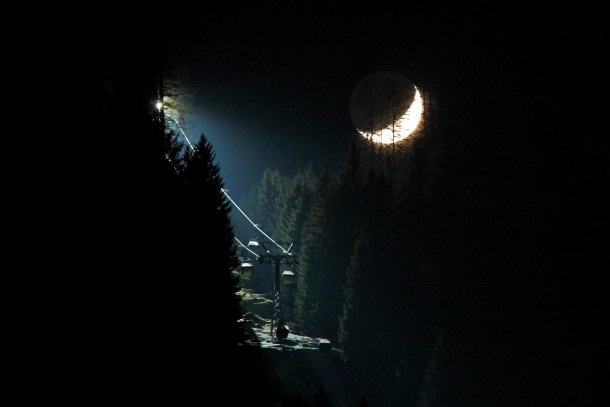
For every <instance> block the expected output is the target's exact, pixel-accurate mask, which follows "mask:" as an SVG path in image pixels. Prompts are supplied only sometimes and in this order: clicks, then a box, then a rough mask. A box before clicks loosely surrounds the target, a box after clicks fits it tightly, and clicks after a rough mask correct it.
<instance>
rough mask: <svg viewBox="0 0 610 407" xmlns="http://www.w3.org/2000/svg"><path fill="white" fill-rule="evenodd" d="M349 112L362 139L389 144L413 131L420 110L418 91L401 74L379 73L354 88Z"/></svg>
mask: <svg viewBox="0 0 610 407" xmlns="http://www.w3.org/2000/svg"><path fill="white" fill-rule="evenodd" d="M349 110H350V116H351V118H352V121H353V123H354V126H356V129H357V130H358V132H359V133H360V134H361V135H362V136H363V137H365V138H366V139H367V140H371V141H373V142H375V143H380V144H392V143H397V142H399V141H402V140H404V139H406V138H407V137H408V136H409V135H411V134H412V133H413V132H414V131H415V130H416V129H417V127H418V126H419V124H420V122H421V119H422V114H423V110H424V108H423V104H422V99H421V95H420V93H419V90H418V89H417V88H416V87H415V85H413V83H411V81H409V80H408V79H407V78H406V77H405V76H404V75H401V74H400V73H398V72H393V71H380V72H375V73H373V74H370V75H368V76H366V77H365V78H364V79H362V80H361V81H360V82H359V83H358V85H356V87H355V88H354V91H353V92H352V96H351V99H350V108H349Z"/></svg>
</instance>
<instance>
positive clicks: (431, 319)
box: [251, 16, 609, 405]
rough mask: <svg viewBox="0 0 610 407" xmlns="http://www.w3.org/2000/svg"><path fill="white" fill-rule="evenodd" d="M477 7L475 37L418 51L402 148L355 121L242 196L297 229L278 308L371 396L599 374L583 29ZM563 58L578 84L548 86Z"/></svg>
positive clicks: (440, 398)
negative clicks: (545, 30)
mask: <svg viewBox="0 0 610 407" xmlns="http://www.w3.org/2000/svg"><path fill="white" fill-rule="evenodd" d="M513 17H515V19H514V20H511V22H512V23H514V24H515V27H520V28H522V29H524V30H534V29H533V27H534V26H535V25H536V23H534V22H533V21H530V20H529V19H527V18H524V19H521V16H519V18H517V16H513ZM493 21H494V20H493V19H491V20H490V21H489V22H483V21H481V22H479V23H478V25H475V26H474V27H472V30H466V31H467V32H469V33H471V31H472V32H474V31H476V29H477V27H479V28H480V27H484V28H485V29H488V30H489V32H490V36H489V37H485V38H480V41H479V42H475V43H473V44H470V43H469V44H462V46H463V47H462V48H460V47H454V48H450V49H445V53H443V54H442V55H437V56H434V55H426V56H425V57H426V58H424V60H427V61H429V62H430V61H433V60H434V58H435V57H436V58H438V60H437V61H436V62H437V63H436V64H435V63H430V65H429V68H430V70H429V73H427V74H426V77H425V78H423V79H422V80H423V81H424V82H425V81H426V80H429V81H430V82H431V83H434V84H436V85H435V87H433V88H432V89H433V91H430V88H426V86H422V90H423V91H424V92H427V94H426V95H425V98H426V100H427V103H431V105H428V114H429V116H427V117H426V120H427V123H426V126H428V127H427V128H426V130H425V131H424V133H423V134H422V135H421V137H417V138H415V139H414V140H413V141H412V143H410V144H409V148H407V149H398V151H394V154H391V153H390V154H388V153H387V152H379V151H376V150H375V149H371V147H370V145H363V144H361V143H362V142H363V141H362V140H360V139H358V138H357V137H356V138H355V139H354V142H353V144H352V146H351V148H350V149H349V152H348V154H347V155H346V158H345V160H344V165H343V168H342V169H341V171H339V172H338V173H333V171H331V170H329V169H328V168H326V169H324V170H323V171H321V173H319V174H316V175H314V174H312V173H311V171H309V170H307V171H302V172H300V173H298V175H297V176H296V177H294V178H291V177H285V176H283V175H281V174H279V173H278V172H277V171H274V170H268V171H267V172H265V174H264V175H263V178H262V180H261V182H260V183H259V185H258V186H257V189H256V192H255V193H253V195H252V203H251V206H252V208H253V209H254V213H255V215H254V218H255V219H264V221H263V222H264V223H263V224H264V225H265V226H266V228H265V230H267V231H268V232H269V233H270V234H271V235H273V236H276V235H277V236H282V239H286V240H287V241H294V242H296V244H297V245H296V250H297V251H298V253H299V258H300V264H299V267H298V269H297V270H296V274H297V285H296V287H295V290H296V292H295V296H294V303H289V304H284V306H285V307H290V308H291V310H290V312H291V314H290V315H291V317H290V320H291V321H293V322H294V323H295V326H296V328H297V329H298V330H301V331H303V332H307V333H310V334H312V335H315V336H318V335H319V336H326V337H329V338H331V339H333V341H334V342H335V343H338V344H339V345H340V347H341V349H342V355H343V358H344V360H345V361H346V363H348V364H349V365H350V366H353V367H354V369H353V370H351V371H353V372H360V375H358V374H356V375H355V376H356V379H354V380H361V382H360V384H362V387H361V388H368V389H369V392H370V393H369V395H368V399H369V401H371V402H374V401H375V400H382V399H383V400H384V401H383V402H385V403H387V404H388V405H400V404H403V403H404V404H406V405H415V404H417V403H418V402H419V403H420V404H421V405H514V404H515V403H516V404H519V403H523V402H524V400H528V402H532V403H535V402H537V403H539V404H545V403H549V402H552V403H555V404H557V405H564V403H572V404H579V405H595V404H594V401H593V400H597V398H596V397H597V396H598V395H599V394H601V393H600V392H601V389H602V388H603V386H602V384H601V377H602V376H601V375H598V373H597V370H598V369H599V367H601V365H599V364H597V363H596V362H593V360H596V359H597V358H598V357H599V358H601V359H599V360H607V359H605V358H607V351H605V350H604V349H603V345H602V343H603V339H602V338H606V336H605V335H604V334H603V333H602V331H601V328H600V327H601V326H602V325H603V324H602V322H601V321H603V320H604V318H605V315H607V309H608V307H607V305H604V303H603V300H602V299H603V297H604V296H603V293H602V288H601V287H604V285H603V284H602V283H601V280H600V275H601V274H600V273H599V272H598V270H596V268H595V266H594V264H595V261H594V260H593V259H603V261H605V259H606V256H605V254H604V253H607V250H606V249H604V247H605V246H606V243H607V239H606V243H604V239H603V238H601V239H600V236H605V235H606V230H607V227H608V224H607V222H606V221H605V220H604V219H602V216H601V213H603V212H604V209H603V208H604V207H605V206H607V204H608V193H607V188H606V189H604V188H603V187H602V185H604V182H606V181H607V180H608V174H609V172H608V169H607V166H606V165H605V164H604V163H605V161H607V157H608V145H607V143H605V142H604V140H605V137H604V136H602V134H601V132H602V129H603V128H604V127H605V126H604V125H603V123H601V118H602V117H603V114H602V110H601V109H602V106H603V105H604V103H601V101H602V100H604V91H602V90H601V89H602V88H603V87H600V86H599V85H600V83H603V81H601V82H600V80H599V78H600V77H601V76H600V64H599V48H596V47H595V46H594V45H593V44H595V43H596V42H595V41H594V40H592V39H591V38H594V37H595V36H596V34H595V28H594V26H590V27H588V28H587V29H584V30H582V31H579V32H572V36H571V37H570V38H574V41H572V42H570V43H569V44H568V43H565V42H558V39H557V38H552V39H551V38H547V37H545V36H542V35H540V36H539V35H535V34H533V31H532V35H531V36H528V37H525V39H524V40H523V41H521V40H518V39H516V38H510V39H509V38H508V37H507V33H508V32H512V31H511V30H508V31H506V32H505V31H502V30H494V29H493V28H492V27H491V26H490V25H489V24H490V23H492V22H493ZM555 24H556V23H554V22H549V29H552V30H555V31H553V32H561V33H564V32H565V27H563V26H562V27H558V26H555ZM451 27H452V26H451V25H447V27H444V28H443V27H438V26H437V27H435V29H441V30H443V29H446V30H448V31H447V32H444V33H441V34H443V35H446V36H447V37H450V36H451V34H452V32H450V28H451ZM460 27H462V26H460ZM430 29H431V28H430ZM536 32H537V31H536ZM492 34H493V35H492ZM439 35H440V34H439ZM456 38H457V37H456ZM595 38H597V37H595ZM576 39H578V41H577V40H576ZM496 40H497V41H499V42H501V43H502V44H503V47H504V48H503V49H502V52H503V53H497V54H496V53H494V52H493V51H492V50H494V49H495V47H496V42H494V41H496ZM502 41H503V42H502ZM583 44H588V45H587V46H584V45H583ZM464 49H467V50H469V52H470V54H465V53H463V52H462V51H463V50H464ZM542 49H545V50H548V54H544V55H542V54H541V52H540V50H542ZM458 50H460V51H458ZM457 52H460V55H457V54H455V53H457ZM500 55H510V56H511V57H512V58H510V59H509V58H505V59H503V58H501V57H500ZM551 56H552V57H551ZM547 57H548V58H547ZM434 67H436V69H434ZM439 67H442V69H440V68H439ZM574 68H578V69H581V70H583V72H587V73H588V74H587V75H583V77H582V78H580V79H581V81H580V82H579V83H580V85H579V90H578V94H579V95H580V96H579V97H578V100H574V93H572V92H567V90H566V87H565V85H564V84H565V83H566V81H569V78H570V75H571V72H573V71H574ZM585 76H586V77H585ZM517 78H518V79H519V80H517ZM574 91H575V92H576V90H575V89H574ZM570 95H571V96H570ZM430 107H432V108H433V109H432V110H431V109H430ZM431 112H432V114H430V113H431ZM574 112H578V115H579V116H578V117H580V120H578V121H575V120H571V119H570V118H573V117H575V116H574ZM388 163H390V164H391V165H389V164H388ZM305 180H308V181H305ZM297 185H298V187H297ZM295 195H296V196H298V199H295ZM288 196H290V199H288V198H287V197H288ZM295 203H298V207H296V208H295ZM304 214H305V216H303V215H304ZM284 225H291V228H285V226H284ZM288 231H289V232H288ZM603 261H602V263H603ZM549 366H553V367H549ZM599 370H601V371H605V372H607V369H605V368H602V369H599ZM517 388H518V391H516V390H515V389H517ZM534 401H535V402H534Z"/></svg>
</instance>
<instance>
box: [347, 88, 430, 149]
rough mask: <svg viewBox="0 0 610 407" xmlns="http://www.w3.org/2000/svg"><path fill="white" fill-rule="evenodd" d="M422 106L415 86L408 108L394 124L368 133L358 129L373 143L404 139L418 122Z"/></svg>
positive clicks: (393, 141) (388, 142)
mask: <svg viewBox="0 0 610 407" xmlns="http://www.w3.org/2000/svg"><path fill="white" fill-rule="evenodd" d="M423 111H424V107H423V104H422V100H421V95H420V93H419V90H418V89H417V87H416V88H415V97H414V98H413V103H411V106H410V107H409V109H408V110H407V111H406V112H405V114H404V115H402V116H401V117H400V118H399V119H398V120H397V121H396V122H395V123H394V124H392V125H390V126H389V127H386V128H383V129H381V130H379V131H376V132H373V133H369V132H363V131H360V130H358V132H359V133H360V134H362V136H363V137H365V138H366V139H368V140H371V141H373V142H375V143H381V144H392V143H397V142H399V141H401V140H404V139H406V138H407V137H409V135H411V134H412V133H413V132H414V131H415V129H417V126H419V123H420V122H421V118H422V113H423Z"/></svg>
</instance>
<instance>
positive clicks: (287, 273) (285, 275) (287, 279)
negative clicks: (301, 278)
mask: <svg viewBox="0 0 610 407" xmlns="http://www.w3.org/2000/svg"><path fill="white" fill-rule="evenodd" d="M282 282H283V283H284V284H292V283H293V282H294V272H293V271H292V270H284V271H283V272H282Z"/></svg>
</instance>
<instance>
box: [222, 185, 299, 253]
mask: <svg viewBox="0 0 610 407" xmlns="http://www.w3.org/2000/svg"><path fill="white" fill-rule="evenodd" d="M221 191H222V193H223V194H225V196H226V197H227V199H228V200H229V201H231V203H232V204H233V206H235V207H236V208H237V210H238V211H239V212H241V214H242V215H244V217H245V218H246V219H248V222H250V223H251V224H252V226H254V229H256V230H258V231H259V232H260V233H262V234H263V236H265V237H266V238H267V239H269V240H270V241H271V243H273V244H274V245H276V246H277V247H279V248H280V249H281V250H282V252H284V253H288V250H286V249H284V248H283V247H282V246H280V245H279V244H278V243H277V242H276V241H275V240H273V239H272V238H271V237H270V236H269V235H268V234H266V233H265V232H263V230H262V229H261V228H259V227H258V226H257V225H256V223H254V222H252V219H250V218H249V217H248V215H246V213H245V212H244V211H242V210H241V208H240V207H239V206H238V205H237V204H236V203H235V201H234V200H233V199H231V197H230V196H229V194H227V191H226V190H225V189H224V188H221ZM291 247H292V245H291Z"/></svg>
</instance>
